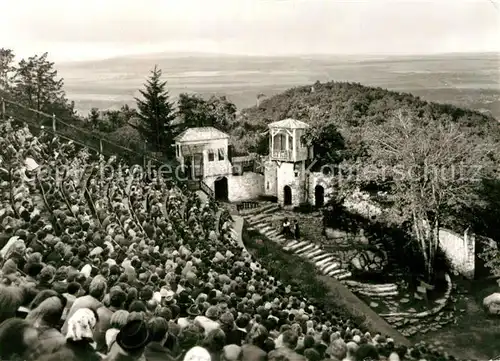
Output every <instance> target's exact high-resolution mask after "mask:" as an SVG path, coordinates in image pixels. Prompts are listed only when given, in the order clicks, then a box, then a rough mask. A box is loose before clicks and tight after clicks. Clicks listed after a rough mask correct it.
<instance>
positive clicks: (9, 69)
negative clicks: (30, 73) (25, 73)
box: [0, 48, 15, 91]
mask: <svg viewBox="0 0 500 361" xmlns="http://www.w3.org/2000/svg"><path fill="white" fill-rule="evenodd" d="M13 64H14V52H13V51H12V50H11V49H5V48H1V49H0V90H4V91H9V89H10V88H11V86H12V76H13V72H14V71H15V67H14V65H13Z"/></svg>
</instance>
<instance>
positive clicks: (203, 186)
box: [200, 180, 215, 198]
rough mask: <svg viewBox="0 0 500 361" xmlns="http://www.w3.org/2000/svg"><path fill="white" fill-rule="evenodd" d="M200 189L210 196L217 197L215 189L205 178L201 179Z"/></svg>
mask: <svg viewBox="0 0 500 361" xmlns="http://www.w3.org/2000/svg"><path fill="white" fill-rule="evenodd" d="M200 189H201V190H202V191H203V192H205V193H206V194H207V195H208V196H209V197H211V198H215V194H214V191H213V190H212V188H210V187H209V185H208V184H206V183H205V182H204V181H203V180H200Z"/></svg>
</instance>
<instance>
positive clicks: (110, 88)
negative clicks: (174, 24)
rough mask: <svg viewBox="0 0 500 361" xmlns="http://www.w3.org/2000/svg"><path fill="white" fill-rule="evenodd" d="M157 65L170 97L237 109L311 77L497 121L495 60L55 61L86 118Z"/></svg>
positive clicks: (122, 96)
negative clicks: (222, 99)
mask: <svg viewBox="0 0 500 361" xmlns="http://www.w3.org/2000/svg"><path fill="white" fill-rule="evenodd" d="M155 64H158V66H159V67H160V68H161V69H162V70H163V74H164V76H165V80H167V82H168V88H169V91H170V94H171V95H172V96H173V97H176V96H177V95H178V94H179V93H182V92H196V93H198V94H200V95H202V96H207V97H209V96H211V95H226V96H227V97H228V98H229V99H230V100H231V101H232V102H233V103H234V104H235V105H236V106H237V107H238V109H244V108H247V107H249V106H252V105H254V104H256V97H257V95H258V94H261V93H263V94H265V95H266V96H267V97H271V96H273V95H276V94H280V93H282V92H284V91H285V90H287V89H290V88H293V87H297V86H302V85H305V84H312V83H314V82H315V81H316V80H319V81H321V82H327V81H331V80H335V81H344V82H359V83H362V84H366V85H369V86H375V87H382V88H387V89H390V90H395V91H403V92H410V93H412V94H414V95H418V96H421V97H422V98H423V99H425V100H429V101H438V102H443V103H451V104H455V105H460V106H467V107H469V108H473V109H485V110H487V111H490V112H491V113H492V114H493V115H494V116H496V117H497V118H500V84H499V79H500V63H499V55H498V54H492V53H477V54H439V55H425V56H420V55H414V56H385V55H364V56H362V55H355V56H347V55H303V56H288V57H286V56H281V57H275V56H273V57H263V56H240V55H220V54H203V53H202V54H200V53H188V54H173V53H160V54H144V55H140V56H129V57H118V58H112V59H105V60H98V61H84V62H72V63H58V64H57V70H58V72H59V75H60V76H62V77H63V78H64V82H65V90H66V93H67V95H68V97H69V99H71V100H74V101H75V102H76V107H77V109H78V110H79V111H81V112H82V113H84V114H87V113H88V112H89V111H90V109H91V108H92V107H98V108H100V109H109V108H114V109H119V108H120V107H121V106H122V105H123V104H125V103H128V104H129V105H133V104H134V96H137V95H138V89H139V88H141V87H142V85H143V83H144V81H145V79H146V77H147V76H148V74H149V71H150V70H151V69H152V67H153V66H154V65H155Z"/></svg>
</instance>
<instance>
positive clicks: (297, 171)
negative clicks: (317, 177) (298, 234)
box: [264, 119, 313, 206]
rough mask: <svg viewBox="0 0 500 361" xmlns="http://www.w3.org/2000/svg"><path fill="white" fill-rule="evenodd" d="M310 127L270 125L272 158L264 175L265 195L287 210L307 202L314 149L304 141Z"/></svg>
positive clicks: (294, 123) (295, 123)
mask: <svg viewBox="0 0 500 361" xmlns="http://www.w3.org/2000/svg"><path fill="white" fill-rule="evenodd" d="M307 128H309V124H307V123H304V122H301V121H299V120H295V119H285V120H280V121H278V122H274V123H271V124H269V158H268V161H267V164H266V168H265V172H264V187H265V194H266V195H269V196H275V197H277V198H278V203H280V204H281V205H283V206H298V205H299V204H301V203H303V202H306V200H307V199H306V198H307V191H308V182H309V176H308V174H307V173H308V172H307V169H306V163H307V160H308V159H312V157H313V152H312V147H309V146H308V145H307V144H306V142H305V139H304V135H305V132H306V130H307Z"/></svg>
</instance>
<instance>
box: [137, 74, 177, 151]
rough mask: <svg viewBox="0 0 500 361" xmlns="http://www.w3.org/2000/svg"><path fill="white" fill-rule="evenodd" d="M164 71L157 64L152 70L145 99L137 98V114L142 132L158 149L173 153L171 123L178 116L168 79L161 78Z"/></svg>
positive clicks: (146, 85) (143, 92)
mask: <svg viewBox="0 0 500 361" xmlns="http://www.w3.org/2000/svg"><path fill="white" fill-rule="evenodd" d="M161 76H162V71H161V70H160V69H159V68H158V67H157V66H155V67H154V69H153V70H152V71H151V76H150V77H149V79H148V81H147V82H146V84H144V88H145V89H144V90H140V93H141V95H142V98H143V99H139V98H136V99H135V100H136V103H137V109H138V112H137V116H138V117H139V118H140V119H141V123H142V124H141V127H140V128H141V129H140V130H141V133H143V135H144V137H145V138H146V139H147V140H148V141H149V142H150V143H151V144H152V145H153V146H154V148H155V149H156V150H157V151H165V152H167V153H169V154H170V153H171V152H172V149H171V147H170V145H171V144H172V141H173V134H172V131H171V129H170V123H171V122H172V120H174V119H175V117H176V112H175V109H174V105H173V103H171V102H170V98H169V94H168V91H167V90H166V84H167V82H166V81H162V80H161Z"/></svg>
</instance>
